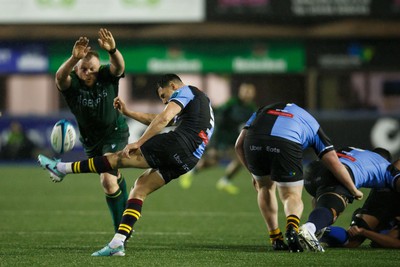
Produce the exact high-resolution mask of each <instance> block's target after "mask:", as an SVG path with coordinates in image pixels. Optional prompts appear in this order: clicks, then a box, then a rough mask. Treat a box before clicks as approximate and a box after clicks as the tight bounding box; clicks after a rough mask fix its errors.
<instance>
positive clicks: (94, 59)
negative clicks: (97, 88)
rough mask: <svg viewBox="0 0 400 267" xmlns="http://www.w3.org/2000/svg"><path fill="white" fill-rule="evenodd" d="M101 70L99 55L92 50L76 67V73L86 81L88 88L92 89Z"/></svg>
mask: <svg viewBox="0 0 400 267" xmlns="http://www.w3.org/2000/svg"><path fill="white" fill-rule="evenodd" d="M99 68H100V58H99V54H98V53H97V52H96V51H93V50H90V51H89V52H88V53H87V54H86V56H85V57H84V58H82V59H81V60H79V62H78V64H77V65H76V67H75V72H76V74H77V75H78V77H79V78H80V79H81V80H83V81H84V83H85V85H86V86H88V87H92V86H93V85H94V84H95V83H96V81H97V74H98V72H99Z"/></svg>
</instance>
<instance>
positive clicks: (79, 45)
mask: <svg viewBox="0 0 400 267" xmlns="http://www.w3.org/2000/svg"><path fill="white" fill-rule="evenodd" d="M89 50H90V46H89V39H88V38H87V37H82V36H81V37H79V39H78V40H77V41H76V42H75V45H74V47H73V48H72V56H73V57H74V58H76V59H82V58H84V57H85V56H86V55H87V53H88V52H89Z"/></svg>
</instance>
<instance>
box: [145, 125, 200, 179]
mask: <svg viewBox="0 0 400 267" xmlns="http://www.w3.org/2000/svg"><path fill="white" fill-rule="evenodd" d="M140 150H141V152H142V154H143V156H144V158H145V159H146V161H147V163H148V164H149V165H150V167H151V168H153V169H157V170H158V171H159V172H160V173H161V175H162V177H163V179H164V181H165V183H169V182H170V181H171V180H172V179H176V178H178V177H179V176H181V175H182V174H185V173H187V172H188V171H190V170H191V169H193V168H194V166H195V165H196V164H197V162H198V161H199V159H198V158H196V157H195V156H194V155H193V151H190V150H189V148H188V147H187V146H185V145H184V144H182V141H181V140H180V137H179V135H177V134H176V133H175V132H173V131H171V132H168V133H163V134H158V135H156V136H153V137H152V138H150V139H149V140H147V141H146V142H145V143H144V144H143V145H142V146H141V147H140Z"/></svg>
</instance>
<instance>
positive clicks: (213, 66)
mask: <svg viewBox="0 0 400 267" xmlns="http://www.w3.org/2000/svg"><path fill="white" fill-rule="evenodd" d="M71 48H72V46H71V45H68V46H67V47H65V44H61V43H58V44H53V45H52V47H51V48H50V71H51V72H55V71H56V70H57V69H58V67H59V66H60V65H61V64H62V62H63V61H64V60H65V59H66V58H67V57H68V55H70V54H71ZM118 49H119V50H120V51H121V52H122V54H123V55H124V58H125V65H126V73H155V74H156V73H170V72H176V73H208V72H213V73H298V72H303V71H304V69H305V49H304V45H303V44H302V43H300V42H279V41H265V42H264V41H257V42H238V41H232V42H190V43H172V42H171V43H165V42H163V43H157V42H153V43H128V42H121V43H120V44H118ZM101 59H102V60H107V59H108V56H107V54H106V53H104V52H103V51H102V52H101Z"/></svg>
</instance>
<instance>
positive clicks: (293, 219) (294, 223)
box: [286, 214, 300, 232]
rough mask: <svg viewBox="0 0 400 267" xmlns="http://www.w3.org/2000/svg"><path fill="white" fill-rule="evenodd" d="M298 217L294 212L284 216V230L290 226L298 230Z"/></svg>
mask: <svg viewBox="0 0 400 267" xmlns="http://www.w3.org/2000/svg"><path fill="white" fill-rule="evenodd" d="M299 225H300V218H299V217H297V216H296V215H294V214H291V215H289V216H287V217H286V230H288V229H289V228H290V227H292V228H293V229H294V230H295V231H296V232H299Z"/></svg>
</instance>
